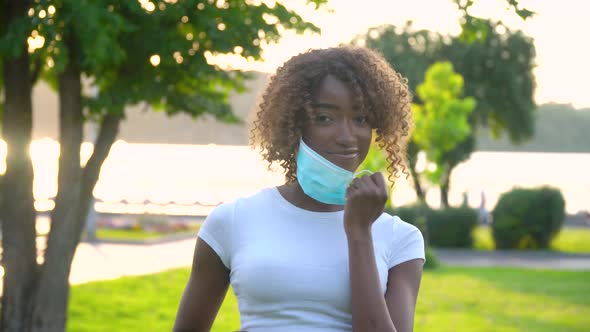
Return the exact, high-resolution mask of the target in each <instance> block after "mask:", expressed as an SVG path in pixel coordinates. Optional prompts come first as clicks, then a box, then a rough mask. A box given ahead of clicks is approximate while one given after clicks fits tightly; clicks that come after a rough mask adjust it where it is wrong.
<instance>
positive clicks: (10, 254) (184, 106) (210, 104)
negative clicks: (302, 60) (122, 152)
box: [0, 0, 325, 332]
mask: <svg viewBox="0 0 590 332" xmlns="http://www.w3.org/2000/svg"><path fill="white" fill-rule="evenodd" d="M308 2H311V3H313V4H315V5H316V7H317V6H320V5H321V4H323V3H324V2H325V0H313V1H308ZM0 8H1V9H0V13H1V14H3V19H2V21H1V23H0V26H1V27H0V31H1V35H0V54H1V55H0V58H1V59H3V68H4V73H3V81H4V84H5V96H6V97H5V99H6V101H5V116H4V121H3V136H4V139H5V140H6V142H7V144H8V147H9V148H8V154H7V170H6V175H5V181H4V182H5V183H4V186H3V188H2V190H3V193H4V195H2V196H4V197H6V199H5V200H4V201H3V205H2V217H1V218H2V232H3V239H4V241H3V244H2V245H3V249H4V255H3V256H4V257H3V263H4V266H5V268H6V273H5V276H4V295H3V297H2V312H1V315H2V316H1V320H0V321H1V326H0V329H1V330H2V331H27V332H28V331H63V330H64V328H65V323H66V309H67V302H68V292H69V284H68V276H69V272H70V267H71V263H72V259H73V255H74V252H75V248H76V246H77V244H78V243H79V241H80V235H81V232H82V229H83V226H84V220H85V216H86V214H87V211H88V209H89V204H90V199H91V195H92V191H93V189H94V186H95V184H96V181H97V179H98V175H99V171H100V168H101V165H102V163H103V162H104V160H105V159H106V157H107V155H108V153H109V150H110V147H111V145H112V144H113V142H114V140H115V137H116V134H117V131H118V126H119V123H120V121H121V119H123V118H124V115H125V114H124V109H125V106H126V105H130V104H137V103H141V102H143V103H148V104H151V105H153V106H155V107H158V109H160V110H164V111H166V112H167V113H168V114H174V113H177V112H188V113H190V114H192V115H193V116H194V117H198V116H202V115H204V114H210V115H212V116H214V117H216V118H218V119H220V120H222V121H236V120H237V119H236V117H235V116H234V115H233V113H232V112H231V110H230V107H229V105H228V95H229V93H230V92H231V91H233V90H242V89H243V88H244V85H243V83H244V80H245V79H247V75H246V74H245V73H242V72H239V71H224V70H221V69H220V68H218V67H216V66H213V65H210V64H209V63H208V62H207V57H208V56H210V55H215V54H217V53H237V54H240V55H241V56H243V57H246V58H250V59H260V57H261V49H260V46H261V43H262V42H263V41H266V42H272V41H276V40H278V39H279V37H280V33H279V32H280V31H281V29H294V30H296V31H299V32H302V31H305V30H311V31H316V32H317V31H318V29H317V27H315V26H314V25H312V24H310V23H308V22H305V21H303V20H302V18H301V17H300V16H299V15H298V14H297V13H295V12H293V11H292V10H289V9H288V8H286V7H285V6H284V5H282V4H280V3H277V4H275V5H274V6H268V5H266V4H264V3H260V4H251V3H250V2H248V1H244V0H227V1H217V2H215V3H212V2H211V1H209V2H203V1H195V0H192V1H191V0H187V1H176V0H165V1H164V0H155V1H151V2H150V1H147V0H145V1H137V0H120V1H115V0H97V1H79V0H55V1H48V0H37V1H35V2H32V1H17V0H1V1H0ZM29 37H30V38H36V39H38V40H42V41H43V42H41V43H40V44H41V47H37V48H36V49H34V50H28V47H27V38H29ZM38 46H39V45H38ZM39 77H41V78H42V79H44V80H46V81H48V82H50V84H51V85H52V86H53V87H55V89H56V90H57V91H58V94H59V111H60V121H59V123H60V129H59V140H60V149H61V151H60V160H59V174H58V194H57V197H56V199H55V207H54V209H53V211H52V213H51V230H50V233H49V236H48V240H47V249H46V251H45V254H44V262H43V263H42V264H37V253H36V245H35V237H36V234H35V210H34V205H33V195H32V188H33V187H32V179H33V171H32V165H31V160H30V157H29V156H28V146H29V143H30V141H31V125H32V121H31V110H32V106H31V88H32V85H33V83H34V82H35V81H36V80H37V79H38V78H39ZM84 77H85V78H87V80H86V81H84V80H83V78H84ZM86 85H90V86H91V87H93V88H94V89H96V90H97V91H98V93H97V94H94V95H91V94H90V93H89V92H88V89H86V87H85V86H86ZM86 120H92V121H96V122H98V123H100V129H99V133H98V136H97V139H96V141H95V144H94V152H93V154H92V156H91V157H90V160H89V161H88V162H87V164H86V166H85V167H83V168H82V167H80V146H81V143H82V138H83V131H82V125H83V122H84V121H86ZM7 193H10V195H7Z"/></svg>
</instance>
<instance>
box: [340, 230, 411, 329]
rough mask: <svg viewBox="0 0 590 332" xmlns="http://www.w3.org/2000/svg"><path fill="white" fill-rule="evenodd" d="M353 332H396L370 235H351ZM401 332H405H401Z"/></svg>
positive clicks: (361, 233)
mask: <svg viewBox="0 0 590 332" xmlns="http://www.w3.org/2000/svg"><path fill="white" fill-rule="evenodd" d="M347 235H348V259H349V263H348V264H349V269H350V288H351V297H352V330H353V331H354V332H369V331H370V332H396V331H400V330H397V329H396V325H394V323H393V320H392V317H391V315H390V311H389V310H388V306H387V303H386V302H385V297H384V296H383V291H382V289H381V284H380V282H379V273H378V271H377V264H376V263H375V252H374V250H373V239H372V237H371V231H370V229H369V230H368V231H367V232H362V231H360V230H359V231H357V232H354V233H353V232H347ZM400 332H401V331H400Z"/></svg>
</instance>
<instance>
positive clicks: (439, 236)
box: [387, 204, 477, 248]
mask: <svg viewBox="0 0 590 332" xmlns="http://www.w3.org/2000/svg"><path fill="white" fill-rule="evenodd" d="M387 212H388V213H389V214H392V215H397V216H398V217H400V218H401V219H402V220H403V221H405V222H408V223H410V224H413V225H415V226H416V227H418V228H419V229H420V230H421V231H422V234H423V235H424V238H425V239H426V240H427V242H428V244H430V245H432V246H434V247H447V248H471V247H473V230H474V228H475V226H476V225H477V211H476V210H474V209H471V208H468V207H458V208H447V209H441V210H434V209H431V208H429V207H428V206H426V205H423V204H412V205H406V206H400V207H397V208H392V209H388V211H387Z"/></svg>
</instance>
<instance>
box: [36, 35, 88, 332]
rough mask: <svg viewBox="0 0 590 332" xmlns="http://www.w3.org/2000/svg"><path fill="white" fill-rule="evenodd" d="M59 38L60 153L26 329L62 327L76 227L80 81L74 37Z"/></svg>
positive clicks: (80, 109) (78, 234)
mask: <svg viewBox="0 0 590 332" xmlns="http://www.w3.org/2000/svg"><path fill="white" fill-rule="evenodd" d="M64 41H65V43H66V46H67V48H68V55H69V58H68V63H67V65H66V67H65V69H64V71H63V72H62V73H60V74H59V75H58V83H59V110H60V113H59V125H60V127H59V141H60V158H59V173H58V181H57V183H58V193H57V196H56V198H55V207H54V208H53V211H52V212H51V229H50V232H49V236H48V238H47V249H46V251H45V263H44V265H43V269H42V270H41V275H40V280H39V288H38V289H37V292H36V294H35V295H36V296H35V299H34V304H33V306H34V307H33V317H32V318H33V322H34V325H33V327H32V329H31V331H64V329H65V322H66V314H67V312H66V309H67V303H68V293H69V281H68V276H69V274H70V267H71V263H72V259H73V256H74V252H75V249H76V245H77V244H78V241H79V236H80V232H81V229H79V228H80V226H81V225H79V224H80V223H79V220H78V218H77V210H78V207H79V206H80V184H81V180H82V168H81V167H80V146H81V144H82V135H83V129H82V128H83V127H82V124H83V116H82V97H81V90H82V85H81V81H80V68H79V67H78V65H77V62H76V58H77V52H76V49H77V42H76V41H75V40H73V39H72V37H71V35H66V36H65V37H64Z"/></svg>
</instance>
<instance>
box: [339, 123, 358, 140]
mask: <svg viewBox="0 0 590 332" xmlns="http://www.w3.org/2000/svg"><path fill="white" fill-rule="evenodd" d="M336 139H337V143H340V144H343V145H351V144H354V143H355V142H356V130H355V127H354V123H353V121H352V119H342V120H341V121H340V124H339V126H338V135H337V137H336Z"/></svg>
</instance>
